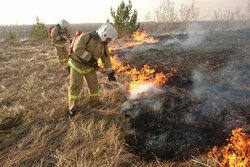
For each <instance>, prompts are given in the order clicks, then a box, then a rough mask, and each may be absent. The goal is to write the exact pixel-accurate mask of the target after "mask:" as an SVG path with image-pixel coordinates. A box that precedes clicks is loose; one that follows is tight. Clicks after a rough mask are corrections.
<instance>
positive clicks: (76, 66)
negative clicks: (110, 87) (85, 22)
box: [68, 23, 118, 116]
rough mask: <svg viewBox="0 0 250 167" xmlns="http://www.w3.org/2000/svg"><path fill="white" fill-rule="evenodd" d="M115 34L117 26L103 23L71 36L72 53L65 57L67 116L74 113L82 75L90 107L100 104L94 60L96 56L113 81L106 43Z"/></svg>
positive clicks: (95, 62)
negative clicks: (68, 74)
mask: <svg viewBox="0 0 250 167" xmlns="http://www.w3.org/2000/svg"><path fill="white" fill-rule="evenodd" d="M117 36H118V33H117V30H116V29H115V28H114V27H113V26H112V25H111V24H110V23H104V24H102V25H101V26H100V27H99V29H98V30H96V31H93V32H90V33H84V34H83V33H78V34H77V35H76V36H75V37H74V39H73V42H72V43H71V46H72V45H73V46H72V53H71V55H70V59H69V61H68V65H69V67H70V81H69V82H70V83H69V88H68V96H69V102H68V113H69V115H70V116H74V115H75V114H76V105H77V103H78V101H79V95H80V91H81V88H82V86H83V76H84V77H85V80H86V82H87V85H88V90H89V92H88V93H89V97H88V98H89V99H88V100H89V103H88V104H89V105H90V107H96V106H99V105H101V102H100V94H99V88H98V79H97V73H96V71H97V70H98V68H99V67H98V63H97V61H98V59H99V58H100V59H101V61H102V64H103V69H104V71H105V73H106V74H107V77H108V79H109V81H110V82H111V81H116V78H115V76H114V74H115V73H114V71H113V69H112V64H111V60H110V55H109V52H108V47H107V45H108V43H109V42H110V41H111V40H112V39H115V38H117Z"/></svg>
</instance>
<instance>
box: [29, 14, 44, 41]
mask: <svg viewBox="0 0 250 167" xmlns="http://www.w3.org/2000/svg"><path fill="white" fill-rule="evenodd" d="M47 34H48V31H47V27H46V26H45V24H44V23H42V22H40V19H39V18H38V17H36V24H34V25H33V26H32V28H31V38H33V39H36V40H45V39H47V38H48V35H47Z"/></svg>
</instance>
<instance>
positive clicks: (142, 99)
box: [121, 83, 164, 118]
mask: <svg viewBox="0 0 250 167" xmlns="http://www.w3.org/2000/svg"><path fill="white" fill-rule="evenodd" d="M161 94H164V90H162V89H159V88H157V87H155V86H154V85H153V84H152V83H147V84H143V85H140V86H138V87H136V88H134V89H132V90H131V91H130V95H129V96H128V100H127V101H126V102H124V104H123V105H122V108H121V111H122V112H123V113H124V112H125V113H126V115H127V116H129V117H131V118H135V117H137V116H138V115H139V113H141V112H144V111H148V112H161V111H162V103H161V101H160V100H159V99H158V98H155V97H157V96H160V95H161ZM140 106H144V107H143V109H146V110H144V111H142V108H141V107H140Z"/></svg>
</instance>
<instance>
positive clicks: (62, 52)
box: [50, 19, 70, 64]
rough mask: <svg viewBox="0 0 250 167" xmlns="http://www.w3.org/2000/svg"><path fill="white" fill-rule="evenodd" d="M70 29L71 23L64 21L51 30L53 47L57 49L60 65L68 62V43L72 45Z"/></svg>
mask: <svg viewBox="0 0 250 167" xmlns="http://www.w3.org/2000/svg"><path fill="white" fill-rule="evenodd" d="M69 27H70V24H69V22H67V21H66V20H64V19H63V20H61V21H60V23H58V24H57V25H56V26H53V27H52V28H51V30H50V31H51V32H50V33H51V34H50V37H51V45H52V46H53V47H55V48H56V54H57V58H58V61H59V63H60V64H63V63H66V62H67V61H68V53H67V48H66V43H67V42H68V43H70V32H69Z"/></svg>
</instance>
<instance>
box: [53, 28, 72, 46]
mask: <svg viewBox="0 0 250 167" xmlns="http://www.w3.org/2000/svg"><path fill="white" fill-rule="evenodd" d="M69 39H70V32H69V30H68V29H62V28H60V25H56V26H54V27H53V28H52V30H51V44H52V46H55V47H60V48H62V47H64V46H65V43H66V42H67V40H69Z"/></svg>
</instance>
